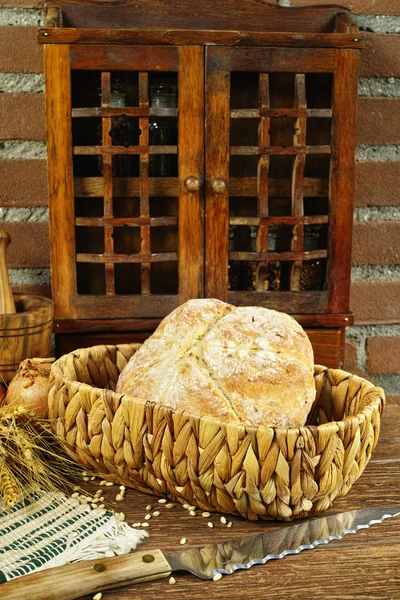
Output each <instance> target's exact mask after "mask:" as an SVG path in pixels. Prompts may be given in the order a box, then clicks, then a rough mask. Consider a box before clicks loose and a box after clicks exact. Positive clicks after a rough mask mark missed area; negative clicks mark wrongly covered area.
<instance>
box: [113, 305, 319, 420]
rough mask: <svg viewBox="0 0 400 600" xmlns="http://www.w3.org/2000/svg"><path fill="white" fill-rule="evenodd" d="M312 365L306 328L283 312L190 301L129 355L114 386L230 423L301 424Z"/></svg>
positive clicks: (310, 389)
mask: <svg viewBox="0 0 400 600" xmlns="http://www.w3.org/2000/svg"><path fill="white" fill-rule="evenodd" d="M313 368H314V359H313V350H312V346H311V343H310V341H309V339H308V337H307V334H306V333H305V331H304V330H303V328H302V327H301V326H300V325H299V324H298V323H297V321H295V320H294V319H293V318H292V317H290V316H289V315H287V314H285V313H281V312H277V311H275V310H269V309H267V308H262V307H256V306H246V307H235V306H232V305H230V304H226V303H225V302H221V301H220V300H214V299H199V300H189V301H188V302H186V303H185V304H182V305H181V306H179V307H178V308H177V309H176V310H174V311H173V312H172V313H171V314H169V315H168V316H167V317H166V318H165V319H164V320H163V321H162V322H161V323H160V325H159V327H158V328H157V329H156V331H155V332H154V333H153V335H152V336H151V337H149V338H148V339H147V340H146V341H145V342H144V344H143V345H142V346H141V347H140V349H139V350H138V351H137V352H136V353H135V354H134V355H133V356H132V358H131V359H130V361H129V362H128V364H127V365H126V366H125V368H124V369H123V371H122V372H121V374H120V377H119V379H118V383H117V392H119V393H124V394H128V395H131V396H136V397H138V398H142V399H145V400H151V401H153V402H159V403H161V404H164V405H167V406H170V407H171V408H173V409H179V410H188V411H190V412H191V413H194V414H198V415H202V416H205V415H208V416H213V417H218V418H220V419H222V420H223V421H225V422H230V423H234V422H237V423H243V424H247V425H255V426H258V425H261V424H262V425H272V426H276V427H300V426H302V425H304V424H305V422H306V419H307V415H308V413H309V411H310V408H311V406H312V403H313V401H314V398H315V386H314V377H313Z"/></svg>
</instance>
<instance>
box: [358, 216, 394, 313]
mask: <svg viewBox="0 0 400 600" xmlns="http://www.w3.org/2000/svg"><path fill="white" fill-rule="evenodd" d="M352 261H353V265H397V264H399V263H400V222H399V221H369V222H359V221H357V222H355V223H354V233H353V252H352ZM399 316H400V315H399Z"/></svg>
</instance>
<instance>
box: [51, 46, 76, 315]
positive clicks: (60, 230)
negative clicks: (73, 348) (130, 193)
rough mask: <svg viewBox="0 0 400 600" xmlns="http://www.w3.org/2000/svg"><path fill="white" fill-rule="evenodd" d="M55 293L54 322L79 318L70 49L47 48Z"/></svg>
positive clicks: (53, 286) (52, 257)
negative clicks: (77, 309) (74, 300)
mask: <svg viewBox="0 0 400 600" xmlns="http://www.w3.org/2000/svg"><path fill="white" fill-rule="evenodd" d="M44 56H45V72H46V111H47V153H48V157H49V160H48V190H49V207H50V232H51V239H52V244H51V249H50V250H51V264H52V291H53V301H54V303H55V318H66V317H69V318H73V317H76V311H75V307H74V304H73V298H74V295H75V293H76V274H75V261H74V257H75V235H74V189H73V174H72V133H71V131H72V126H71V125H72V124H71V87H70V63H69V58H70V57H69V47H68V46H66V45H58V46H51V45H46V46H45V47H44Z"/></svg>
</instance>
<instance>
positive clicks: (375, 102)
mask: <svg viewBox="0 0 400 600" xmlns="http://www.w3.org/2000/svg"><path fill="white" fill-rule="evenodd" d="M399 115H400V99H399V98H359V101H358V119H357V143H358V144H364V145H389V144H399V143H400V119H399V118H398V116H399Z"/></svg>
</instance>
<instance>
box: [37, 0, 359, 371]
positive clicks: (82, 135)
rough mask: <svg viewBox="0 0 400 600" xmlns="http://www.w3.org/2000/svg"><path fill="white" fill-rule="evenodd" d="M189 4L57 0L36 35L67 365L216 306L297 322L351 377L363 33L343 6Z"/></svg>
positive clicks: (56, 291) (232, 1) (320, 354)
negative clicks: (169, 317)
mask: <svg viewBox="0 0 400 600" xmlns="http://www.w3.org/2000/svg"><path fill="white" fill-rule="evenodd" d="M191 6H192V4H191V3H189V2H185V1H184V0H181V1H180V2H178V3H176V6H174V9H173V10H172V9H171V11H170V12H169V13H168V15H165V14H164V11H163V3H162V2H161V1H158V0H147V1H145V0H141V1H140V2H137V3H135V5H131V4H129V3H127V4H124V3H123V4H121V3H120V2H116V3H101V5H94V4H93V3H89V2H88V3H79V4H78V3H75V2H61V3H60V2H57V7H54V6H52V4H50V5H49V6H48V9H47V20H46V26H45V27H44V28H41V29H39V41H40V42H42V43H45V68H46V98H47V127H48V156H49V160H48V169H49V198H50V231H51V249H52V286H53V300H54V302H55V306H56V315H55V323H56V333H57V339H58V344H59V351H60V352H61V353H63V352H64V351H65V350H66V349H67V346H68V349H69V348H70V347H71V346H72V347H74V346H75V347H77V346H79V345H90V344H92V343H96V340H97V341H99V340H101V341H105V340H107V339H109V340H110V341H111V335H112V339H113V340H115V338H116V336H117V337H118V335H120V336H121V341H122V340H123V338H130V339H135V336H138V339H142V338H143V336H144V335H146V334H145V333H144V332H150V331H152V330H153V329H154V327H155V326H156V325H157V323H158V321H159V320H160V319H161V318H162V317H164V316H165V315H166V314H168V313H169V312H170V311H171V310H173V309H174V308H175V307H177V306H178V305H179V304H180V303H182V302H184V301H186V300H188V299H189V298H195V297H203V296H206V297H216V298H220V299H222V300H225V301H228V302H231V303H233V304H236V305H246V304H247V305H248V304H251V305H260V306H266V307H270V308H275V309H278V310H282V311H285V312H289V313H290V314H292V315H294V316H295V317H296V318H297V319H298V320H299V321H300V322H301V323H302V324H303V325H304V326H306V327H310V328H312V329H310V330H308V331H309V334H310V337H311V339H312V341H313V344H314V349H315V351H316V361H317V362H324V363H325V364H328V365H329V366H339V364H340V361H341V358H342V350H343V340H344V335H343V333H344V328H345V326H346V325H348V324H350V323H351V319H352V316H351V314H350V313H349V285H350V268H351V232H352V209H353V204H352V198H353V185H354V154H355V122H356V100H357V63H358V54H359V49H360V47H361V45H362V41H361V38H360V34H359V32H358V30H357V28H356V27H355V26H354V25H353V24H352V22H351V20H350V18H349V16H348V14H347V13H346V12H341V11H340V9H339V8H338V7H322V8H304V9H283V8H277V7H272V6H269V5H267V4H264V3H260V2H256V1H255V0H251V1H248V2H238V1H237V0H229V1H228V2H226V3H224V14H223V15H221V14H216V13H217V12H218V11H216V9H215V3H213V2H210V1H205V0H202V1H200V3H198V4H196V18H194V17H193V15H192V14H191V11H192V9H191ZM171 27H173V29H172V28H171ZM71 336H72V337H71ZM79 336H81V337H79ZM80 342H81V344H80Z"/></svg>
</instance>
